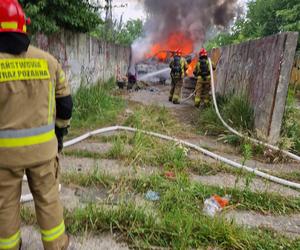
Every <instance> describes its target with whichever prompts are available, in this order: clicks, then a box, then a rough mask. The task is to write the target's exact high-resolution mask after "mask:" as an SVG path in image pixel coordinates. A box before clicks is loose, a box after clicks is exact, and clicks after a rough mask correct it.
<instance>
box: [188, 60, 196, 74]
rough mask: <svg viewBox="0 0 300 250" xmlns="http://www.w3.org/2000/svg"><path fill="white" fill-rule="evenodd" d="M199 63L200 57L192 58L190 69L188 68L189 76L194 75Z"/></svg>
mask: <svg viewBox="0 0 300 250" xmlns="http://www.w3.org/2000/svg"><path fill="white" fill-rule="evenodd" d="M197 63H198V58H197V57H195V58H194V59H193V60H192V62H191V63H190V64H189V68H188V70H187V74H188V76H193V73H194V69H195V67H196V65H197Z"/></svg>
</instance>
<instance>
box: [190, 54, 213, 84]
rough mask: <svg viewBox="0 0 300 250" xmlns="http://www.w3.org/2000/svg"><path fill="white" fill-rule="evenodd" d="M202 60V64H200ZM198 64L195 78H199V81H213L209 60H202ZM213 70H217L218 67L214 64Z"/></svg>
mask: <svg viewBox="0 0 300 250" xmlns="http://www.w3.org/2000/svg"><path fill="white" fill-rule="evenodd" d="M200 60H202V64H201V62H200ZM200 60H199V61H198V63H197V64H196V67H195V69H194V76H195V77H197V78H198V80H204V81H210V79H211V72H210V65H209V62H208V59H200ZM212 67H213V70H215V69H216V66H215V65H214V63H213V62H212Z"/></svg>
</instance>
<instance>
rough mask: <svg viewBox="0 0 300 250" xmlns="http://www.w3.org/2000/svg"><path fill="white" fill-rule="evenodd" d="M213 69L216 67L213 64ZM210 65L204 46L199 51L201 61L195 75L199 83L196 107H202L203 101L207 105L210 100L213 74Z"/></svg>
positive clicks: (196, 91) (196, 93) (196, 90)
mask: <svg viewBox="0 0 300 250" xmlns="http://www.w3.org/2000/svg"><path fill="white" fill-rule="evenodd" d="M213 69H215V67H214V66H213ZM212 73H213V72H210V66H209V62H208V55H207V51H206V50H205V49H204V48H202V49H201V50H200V53H199V62H198V63H197V64H196V67H195V70H194V76H195V77H196V78H197V84H196V89H195V107H200V104H201V102H202V103H204V105H205V106H207V105H209V102H210V98H211V97H210V91H211V86H210V84H211V74H212Z"/></svg>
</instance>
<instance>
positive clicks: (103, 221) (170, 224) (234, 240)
mask: <svg viewBox="0 0 300 250" xmlns="http://www.w3.org/2000/svg"><path fill="white" fill-rule="evenodd" d="M175 191H177V189H175V190H172V191H170V193H169V194H168V196H167V197H166V198H164V200H163V201H161V204H158V205H157V213H151V211H150V210H149V209H146V208H145V207H142V206H137V205H136V204H134V203H126V204H125V203H122V204H120V205H119V206H118V207H115V208H112V207H109V206H97V205H92V204H90V205H87V206H86V207H83V208H77V209H75V210H73V211H66V213H65V222H66V225H67V231H68V233H71V234H72V235H83V234H85V233H86V232H91V233H94V234H99V233H102V232H112V233H117V234H118V235H119V236H121V237H122V238H121V239H122V240H123V241H126V242H127V243H128V244H129V245H130V247H131V248H134V249H152V248H153V247H154V246H155V247H157V248H158V247H160V248H162V247H166V248H171V249H192V248H193V249H196V248H197V249H202V247H206V248H207V247H218V249H219V248H221V249H253V250H254V249H263V250H269V249H270V250H271V249H274V250H275V249H276V250H277V249H299V247H300V241H299V240H294V241H293V240H291V239H288V238H286V237H284V236H282V235H280V234H278V233H275V232H273V231H272V230H270V229H266V228H259V229H256V230H254V229H246V228H243V227H240V226H237V225H236V224H235V223H234V222H233V221H227V220H226V219H225V218H223V217H215V218H210V217H207V216H205V215H203V214H202V212H201V209H199V207H197V206H196V207H193V206H192V205H190V204H189V203H187V202H186V201H189V197H190V195H189V193H188V194H186V195H185V194H184V193H183V192H180V193H179V195H178V197H179V199H177V200H174V199H173V196H174V192H175ZM178 203H179V204H180V206H176V207H175V204H176V205H178ZM172 204H174V205H172ZM22 214H23V215H24V214H26V215H28V217H27V216H26V217H23V221H24V222H25V223H26V224H27V225H28V224H29V225H35V224H36V220H35V217H34V215H33V212H32V211H31V210H28V209H27V208H23V209H22Z"/></svg>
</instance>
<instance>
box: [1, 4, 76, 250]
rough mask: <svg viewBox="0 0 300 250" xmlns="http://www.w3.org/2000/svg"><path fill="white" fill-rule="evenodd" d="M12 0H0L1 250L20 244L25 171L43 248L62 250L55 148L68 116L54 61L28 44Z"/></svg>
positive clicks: (66, 93)
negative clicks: (22, 191) (21, 204)
mask: <svg viewBox="0 0 300 250" xmlns="http://www.w3.org/2000/svg"><path fill="white" fill-rule="evenodd" d="M29 24H30V20H29V19H27V18H26V17H25V14H24V12H23V10H22V8H21V6H20V4H19V3H18V1H17V0H1V1H0V250H2V249H6V250H18V249H20V248H21V233H20V225H21V219H20V197H21V189H22V179H23V175H24V173H25V174H26V175H27V179H28V184H29V187H30V190H31V193H32V195H33V197H34V202H35V210H36V216H37V221H38V224H39V227H40V229H41V236H42V241H43V245H44V249H46V250H52V249H53V250H54V249H55V250H60V249H67V247H68V244H69V238H68V237H67V235H66V234H65V224H64V219H63V207H62V204H61V202H60V200H59V180H58V177H59V162H58V158H57V153H58V151H61V150H62V147H63V137H64V135H66V134H67V131H68V126H69V122H70V118H71V115H72V106H73V104H72V98H71V95H70V87H69V84H68V82H67V80H66V76H65V73H64V71H63V70H62V67H61V65H60V64H59V63H58V61H57V60H56V59H55V58H54V57H52V56H51V55H50V54H48V53H46V52H44V51H42V50H39V49H37V48H35V47H33V46H30V45H29V44H30V40H29V38H28V36H27V32H26V29H27V25H29Z"/></svg>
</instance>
